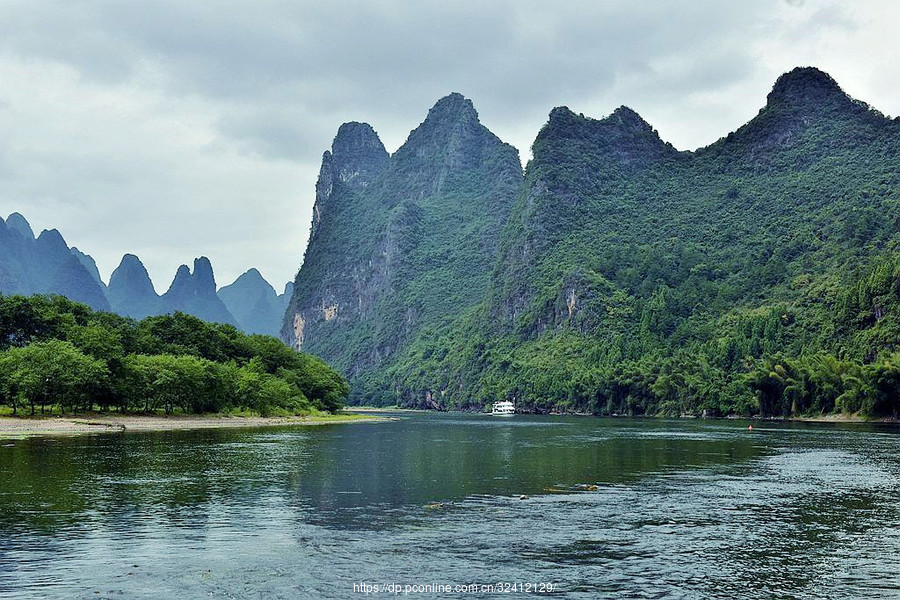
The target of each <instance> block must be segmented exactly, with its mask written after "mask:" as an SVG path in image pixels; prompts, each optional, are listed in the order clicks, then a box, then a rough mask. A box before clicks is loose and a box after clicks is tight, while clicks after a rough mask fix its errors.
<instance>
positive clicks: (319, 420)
mask: <svg viewBox="0 0 900 600" xmlns="http://www.w3.org/2000/svg"><path fill="white" fill-rule="evenodd" d="M386 420H389V419H384V418H378V417H371V416H363V415H352V414H338V415H334V416H326V417H229V416H215V415H211V416H196V415H186V416H169V417H166V416H142V415H90V416H81V417H46V418H31V417H19V418H17V417H0V438H18V437H27V436H32V435H75V434H82V433H106V432H117V431H170V430H175V429H226V428H235V427H275V426H278V427H283V426H310V425H331V424H341V423H374V422H379V421H386Z"/></svg>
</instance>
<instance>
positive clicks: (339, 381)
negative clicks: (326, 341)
mask: <svg viewBox="0 0 900 600" xmlns="http://www.w3.org/2000/svg"><path fill="white" fill-rule="evenodd" d="M347 392H348V387H347V382H346V381H345V380H344V378H343V377H341V376H340V375H339V374H338V373H337V372H335V371H334V370H333V369H331V368H330V367H328V366H327V365H326V364H325V363H323V362H322V361H321V360H319V359H318V358H315V357H313V356H310V355H308V354H302V353H298V352H295V351H293V350H291V349H290V348H288V347H287V346H285V345H284V344H283V343H281V341H280V340H278V339H276V338H273V337H269V336H264V335H246V334H243V333H241V332H239V331H238V330H237V329H236V328H235V327H233V326H231V325H225V324H218V323H206V322H204V321H201V320H200V319H198V318H197V317H193V316H191V315H186V314H184V313H179V312H176V313H174V314H171V315H162V316H153V317H147V318H145V319H143V320H142V321H135V320H133V319H130V318H127V317H122V316H120V315H116V314H113V313H109V312H95V311H93V310H91V309H90V308H89V307H87V306H86V305H84V304H78V303H76V302H73V301H71V300H68V299H66V298H64V297H62V296H53V297H47V296H32V297H30V298H26V297H24V296H2V295H0V405H5V406H7V407H10V408H11V409H12V412H13V413H15V414H22V413H26V414H35V412H36V411H39V412H40V413H41V414H44V413H46V412H48V411H50V412H53V411H55V412H74V411H89V410H95V409H97V410H104V411H106V410H118V411H120V412H145V413H146V412H156V411H164V412H166V413H172V412H175V411H178V412H182V413H210V412H228V411H250V412H252V413H256V414H260V415H284V414H310V413H314V412H317V411H329V412H334V411H336V410H337V409H338V408H340V407H341V405H342V404H343V402H344V400H345V398H346V396H347Z"/></svg>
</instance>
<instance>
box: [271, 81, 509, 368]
mask: <svg viewBox="0 0 900 600" xmlns="http://www.w3.org/2000/svg"><path fill="white" fill-rule="evenodd" d="M521 178H522V171H521V165H520V163H519V159H518V153H517V152H516V150H515V149H514V148H513V147H511V146H509V145H507V144H504V143H503V142H502V141H500V140H499V139H498V138H497V137H496V136H494V135H493V134H492V133H491V132H490V131H488V130H487V129H486V128H485V127H484V126H483V125H481V123H480V122H479V120H478V114H477V113H476V112H475V109H474V107H473V106H472V103H471V101H469V100H467V99H466V98H464V97H462V96H461V95H459V94H451V95H449V96H447V97H446V98H443V99H441V100H440V101H438V102H437V104H435V106H434V107H433V108H432V109H431V110H430V111H429V113H428V117H427V118H426V119H425V121H424V122H423V123H422V124H421V125H420V126H419V127H417V128H416V129H415V130H414V131H412V133H410V136H409V139H408V140H407V141H406V143H405V144H404V145H403V146H402V147H401V148H400V149H399V150H397V152H396V153H395V154H394V155H393V156H390V157H389V156H388V155H387V152H386V151H385V150H384V146H383V145H382V144H381V142H380V141H379V140H378V138H377V136H376V134H375V132H374V131H373V130H372V128H371V127H370V126H368V125H365V124H361V123H348V124H345V125H343V126H341V128H340V129H339V130H338V134H337V136H336V137H335V140H334V143H333V144H332V149H331V151H330V152H326V153H325V155H324V156H323V160H322V168H321V170H320V173H319V181H318V183H317V184H316V203H315V208H314V212H313V222H312V230H311V236H310V242H309V245H308V247H307V249H306V255H305V258H304V263H303V266H302V268H301V269H300V272H299V273H298V276H297V279H296V281H295V286H294V293H293V298H292V300H291V303H290V305H289V308H288V311H287V314H286V315H285V320H284V327H283V329H282V336H283V338H284V339H285V340H286V341H288V342H289V343H290V344H292V345H294V346H295V347H301V346H302V347H303V349H304V350H308V351H310V352H313V353H316V354H319V355H320V356H322V357H323V358H325V359H326V360H328V361H330V362H331V363H332V364H335V365H337V366H339V367H340V368H342V369H343V370H344V371H345V372H346V373H349V374H350V375H351V376H357V375H362V374H364V373H365V372H367V371H369V370H371V369H373V368H375V367H376V366H378V367H381V368H383V367H385V365H387V364H389V363H390V362H391V360H393V359H394V358H395V357H396V356H397V355H398V353H399V352H402V351H403V349H404V348H405V347H407V346H408V345H409V344H410V343H412V341H413V340H414V339H415V338H416V336H418V335H421V334H422V331H423V329H425V328H428V327H432V326H435V325H437V324H438V323H441V322H445V321H446V319H448V318H449V317H450V316H452V315H455V314H458V313H459V312H460V311H462V310H464V309H465V308H467V307H469V306H472V305H473V304H474V303H475V302H477V301H478V300H479V299H480V298H481V297H482V293H483V289H484V287H485V286H486V284H487V279H488V275H489V272H490V268H491V265H492V263H493V262H494V260H495V258H496V252H497V250H496V249H497V241H498V238H499V231H500V229H501V228H502V226H503V223H504V222H505V220H506V216H507V215H508V213H509V210H510V207H511V206H512V203H513V201H514V198H515V195H516V192H517V190H518V188H519V185H520V183H521Z"/></svg>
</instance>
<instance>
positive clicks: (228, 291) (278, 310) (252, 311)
mask: <svg viewBox="0 0 900 600" xmlns="http://www.w3.org/2000/svg"><path fill="white" fill-rule="evenodd" d="M289 285H290V284H289ZM292 289H293V286H290V289H287V288H286V289H285V291H284V293H282V294H281V295H278V294H276V292H275V289H274V288H273V287H272V286H271V285H269V282H267V281H266V280H265V279H263V276H262V275H261V274H260V272H259V271H257V270H256V269H250V270H249V271H247V272H246V273H244V274H243V275H241V276H240V277H238V278H237V279H236V280H235V282H234V283H232V284H231V285H226V286H225V287H223V288H221V289H220V290H219V293H218V294H219V298H221V299H222V302H224V303H225V306H226V308H228V310H229V311H230V312H231V314H232V315H233V316H234V318H235V319H236V320H237V323H238V326H239V327H240V328H241V329H242V330H243V331H246V332H247V333H264V334H267V335H278V330H279V329H280V328H281V322H282V320H283V319H284V311H285V309H286V308H287V302H288V300H290V297H291V296H290V293H291V291H292Z"/></svg>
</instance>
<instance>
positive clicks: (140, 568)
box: [0, 414, 900, 599]
mask: <svg viewBox="0 0 900 600" xmlns="http://www.w3.org/2000/svg"><path fill="white" fill-rule="evenodd" d="M898 440H900V438H898V437H897V432H895V430H894V429H892V428H890V427H887V426H880V427H879V426H860V425H857V426H844V427H839V426H832V425H801V424H778V425H768V426H763V425H759V426H756V427H755V428H754V430H753V431H752V432H750V431H748V430H747V429H746V423H739V422H727V421H717V422H706V421H654V420H625V419H621V420H620V419H592V418H562V417H557V418H550V417H516V418H513V419H497V418H491V417H489V416H481V415H427V414H415V415H411V416H409V417H405V418H403V419H402V420H400V421H397V422H392V423H381V424H354V425H346V426H331V427H319V428H309V429H302V430H301V429H280V430H272V429H264V430H260V429H257V430H241V431H235V430H223V431H197V432H169V433H159V434H124V435H123V434H111V435H97V436H90V437H77V438H57V439H51V438H43V439H39V438H32V439H27V440H19V441H16V442H14V443H13V444H12V445H11V446H10V445H8V444H7V445H4V446H3V447H0V465H2V468H3V471H2V479H0V564H3V565H4V566H5V568H4V569H2V570H0V596H3V595H10V596H12V597H23V598H24V597H33V596H35V595H36V594H37V593H38V592H37V590H38V589H40V595H41V596H44V597H51V598H54V597H59V598H71V597H76V598H78V597H84V598H88V597H92V598H97V597H128V598H143V597H146V598H160V597H171V598H185V597H201V596H204V597H206V596H209V595H212V596H213V597H220V596H222V597H239V598H242V597H266V598H273V597H274V598H277V597H285V598H297V597H307V596H309V597H313V596H318V597H325V598H347V597H354V595H355V594H354V591H353V585H354V583H356V584H359V583H362V582H367V583H387V582H393V583H401V584H404V585H405V584H420V583H445V584H468V583H485V584H486V583H491V582H493V583H497V582H553V583H554V584H555V585H556V587H557V589H561V590H563V591H562V593H561V594H557V595H560V596H563V597H573V598H578V597H583V598H596V597H610V598H628V597H635V598H644V597H658V598H663V597H665V598H680V597H684V598H737V597H740V598H760V599H762V598H822V597H829V598H866V597H872V598H876V597H884V596H885V593H886V590H894V589H900V577H898V575H897V574H896V569H895V568H894V560H895V557H896V556H897V555H898V551H900V533H897V531H900V530H898V528H897V526H898V525H900V502H898V500H900V498H898V496H900V491H898V486H897V482H898V473H900V471H898V465H900V462H898V461H900V458H898V457H900V453H898V452H897V450H898V446H900V444H898ZM521 496H525V498H524V499H521ZM418 597H428V596H427V595H422V594H419V595H418ZM439 597H448V596H447V595H446V594H445V595H441V596H439ZM450 597H452V595H451V596H450ZM465 597H467V598H472V597H496V595H495V594H491V593H484V594H477V593H476V594H471V593H470V594H466V595H465Z"/></svg>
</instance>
